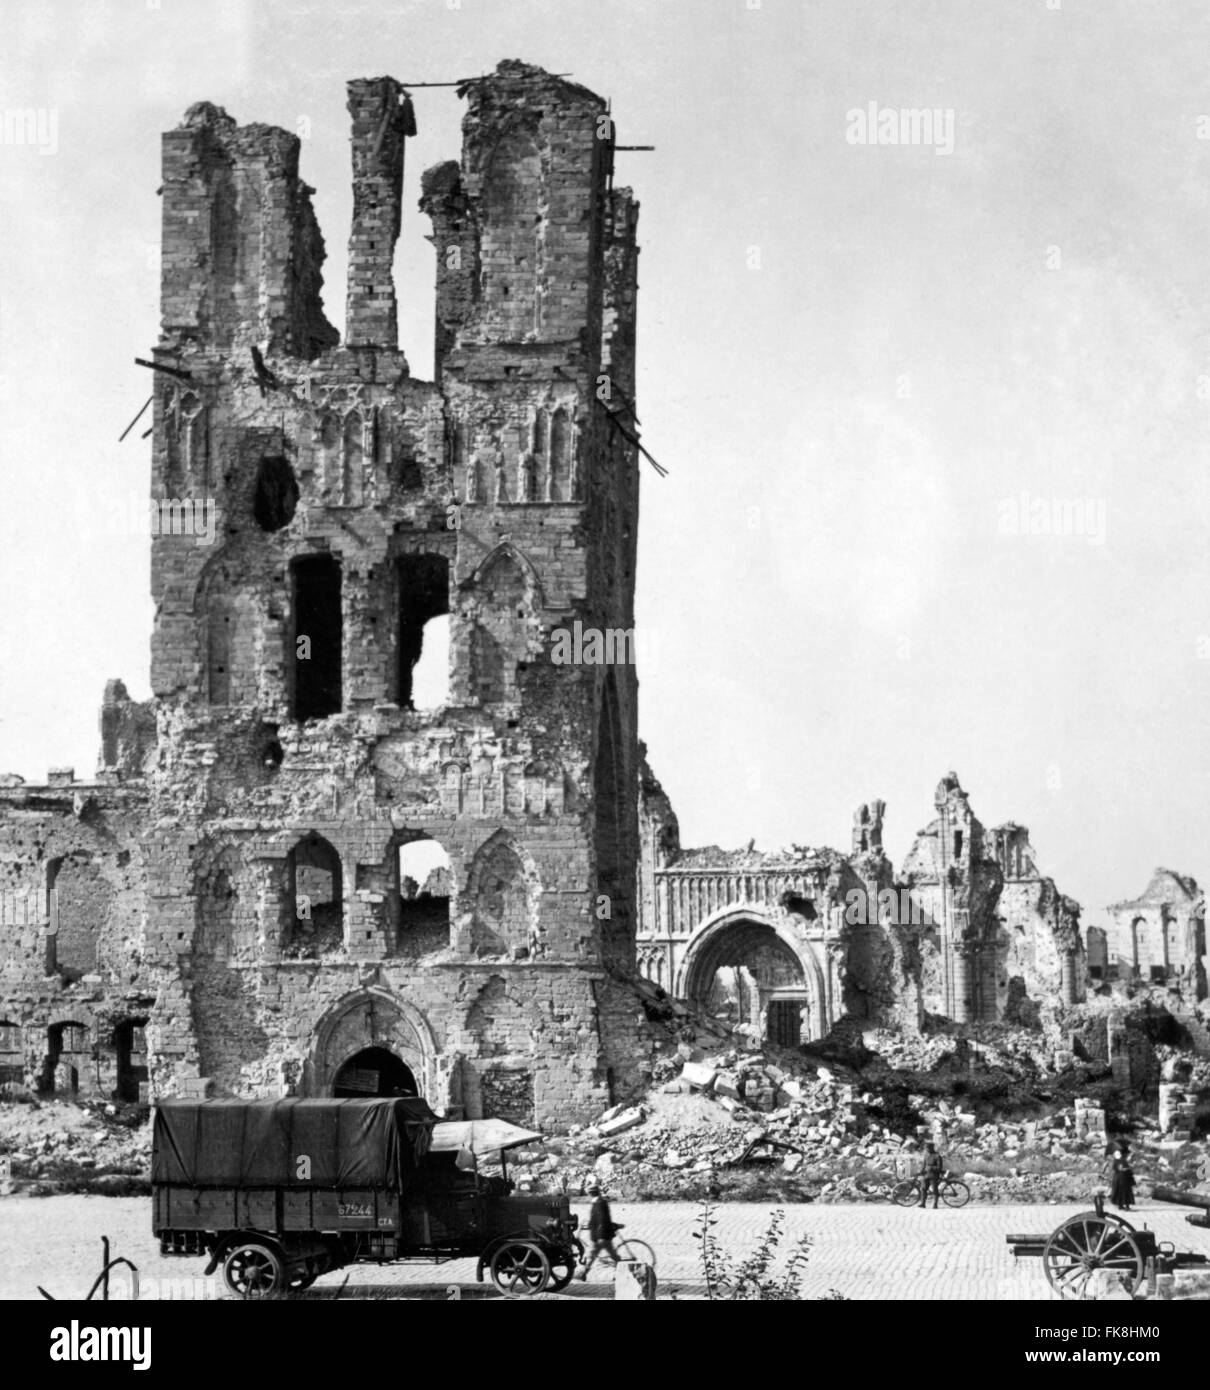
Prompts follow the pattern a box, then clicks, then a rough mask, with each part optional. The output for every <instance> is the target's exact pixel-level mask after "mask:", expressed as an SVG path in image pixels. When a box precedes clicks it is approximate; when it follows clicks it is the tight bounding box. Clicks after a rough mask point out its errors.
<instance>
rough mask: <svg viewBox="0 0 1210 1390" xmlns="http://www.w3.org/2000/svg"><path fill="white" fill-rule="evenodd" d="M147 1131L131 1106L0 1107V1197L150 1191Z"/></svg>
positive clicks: (139, 1111) (141, 1111)
mask: <svg viewBox="0 0 1210 1390" xmlns="http://www.w3.org/2000/svg"><path fill="white" fill-rule="evenodd" d="M150 1169H151V1126H150V1125H149V1124H148V1123H147V1110H146V1108H145V1107H144V1108H140V1107H138V1106H133V1105H115V1104H105V1103H103V1102H87V1103H80V1104H76V1103H71V1102H66V1101H36V1100H30V1101H25V1102H17V1101H5V1102H0V1195H5V1194H7V1193H8V1192H22V1193H25V1194H26V1195H28V1196H32V1197H46V1196H52V1195H54V1194H57V1193H62V1192H93V1193H98V1194H103V1195H106V1196H114V1197H129V1196H136V1195H140V1194H144V1193H148V1192H150V1191H151V1186H150V1181H149V1178H150Z"/></svg>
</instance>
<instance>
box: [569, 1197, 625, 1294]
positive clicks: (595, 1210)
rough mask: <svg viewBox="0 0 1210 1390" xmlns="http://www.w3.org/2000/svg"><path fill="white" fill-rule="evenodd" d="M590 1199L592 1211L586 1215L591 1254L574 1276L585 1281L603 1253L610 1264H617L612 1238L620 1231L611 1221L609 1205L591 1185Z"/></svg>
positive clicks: (611, 1214) (612, 1220)
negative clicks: (607, 1257)
mask: <svg viewBox="0 0 1210 1390" xmlns="http://www.w3.org/2000/svg"><path fill="white" fill-rule="evenodd" d="M588 1195H589V1196H590V1197H591V1198H592V1210H591V1212H589V1214H588V1237H589V1239H590V1240H591V1241H592V1252H591V1254H590V1255H589V1256H588V1259H586V1260H585V1261H584V1268H583V1269H582V1270H581V1271H580V1272H579V1274H577V1275H576V1278H577V1279H587V1278H588V1271H589V1270H590V1269H591V1268H592V1266H593V1263H594V1261H595V1260H596V1258H597V1256H598V1255H599V1254H600V1253H601V1252H602V1251H604V1252H605V1253H606V1254H607V1255H608V1256H609V1260H610V1263H611V1264H614V1265H616V1264H618V1263H619V1260H618V1252H617V1251H616V1250H615V1249H614V1248H613V1238H614V1236H615V1235H617V1233H618V1232H619V1231H620V1230H621V1229H622V1228H621V1226H619V1225H618V1224H617V1223H616V1222H615V1221H614V1219H613V1213H612V1212H611V1211H610V1210H609V1203H608V1202H607V1201H606V1200H605V1198H604V1196H602V1194H601V1189H600V1188H599V1187H598V1186H597V1185H596V1183H593V1185H592V1186H591V1187H590V1188H589V1189H588Z"/></svg>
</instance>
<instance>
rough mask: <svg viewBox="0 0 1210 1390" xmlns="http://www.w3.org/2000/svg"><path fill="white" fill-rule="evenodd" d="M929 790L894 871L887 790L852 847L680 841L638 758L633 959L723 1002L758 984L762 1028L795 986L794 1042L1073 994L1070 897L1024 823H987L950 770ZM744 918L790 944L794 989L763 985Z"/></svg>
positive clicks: (1017, 1018)
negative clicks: (930, 811)
mask: <svg viewBox="0 0 1210 1390" xmlns="http://www.w3.org/2000/svg"><path fill="white" fill-rule="evenodd" d="M934 804H935V806H936V809H937V812H938V814H937V818H936V819H935V820H934V821H933V822H932V823H931V824H930V825H929V826H928V827H927V828H926V829H924V830H922V831H921V832H920V833H919V835H917V837H916V839H915V841H914V843H913V845H912V847H911V850H910V851H909V853H908V856H907V858H906V859H905V861H904V865H903V869H902V871H901V872H900V873H899V874H896V872H895V870H894V866H893V865H892V863H891V861H890V859H889V858H888V857H887V856H886V854H885V852H884V851H883V848H882V831H883V818H884V816H885V813H886V806H885V803H883V802H881V801H873V802H869V803H867V804H865V805H862V806H860V807H858V809H857V811H856V812H855V814H854V818H853V833H852V845H851V853H850V854H849V855H848V856H844V855H841V854H840V853H838V852H837V851H836V850H831V849H818V850H810V849H806V848H804V847H802V846H797V845H796V846H793V847H792V849H790V850H788V851H787V850H781V851H776V852H771V853H762V852H759V851H756V850H755V849H753V848H752V847H751V846H749V848H748V849H747V850H743V851H723V850H720V849H718V848H717V847H715V846H711V847H709V848H705V849H694V850H685V849H682V848H681V845H680V837H679V830H678V827H677V822H676V817H675V814H674V813H673V810H672V807H671V804H670V802H669V800H668V798H667V796H666V794H665V793H664V791H663V789H662V788H661V787H660V785H659V783H658V781H657V780H656V779H655V777H654V775H653V774H652V773H651V770H650V768H649V767H647V765H646V763H645V762H644V765H643V771H642V777H641V783H640V824H641V833H640V839H641V844H642V852H641V857H640V886H639V900H640V903H641V905H642V911H643V917H642V921H641V923H640V930H639V934H638V947H637V949H638V962H639V968H640V970H642V971H643V973H644V974H646V976H647V977H648V978H649V979H651V980H652V981H654V982H655V983H656V984H659V985H662V986H663V987H664V988H666V989H668V990H669V991H670V992H671V993H674V994H676V995H678V996H680V997H683V998H687V999H691V1000H694V1001H695V1002H697V1003H699V1004H700V1005H702V1006H703V1007H705V1008H707V1009H710V1008H711V1007H713V1006H715V1005H718V1006H719V1008H722V1010H723V1012H729V1013H730V1014H731V1015H733V1014H734V1013H735V1010H736V1008H737V1007H742V1004H743V998H744V991H745V990H747V991H748V992H751V991H752V990H753V989H755V990H756V994H757V996H758V997H759V999H760V1007H761V1010H762V1017H763V1022H762V1029H763V1030H764V1031H762V1036H764V1037H768V1036H770V1033H769V1029H770V1028H771V1027H776V1026H777V1017H778V1005H779V1004H781V1003H783V1002H784V1003H786V1004H787V1005H788V1003H789V1001H791V1000H795V999H797V1000H798V1001H799V1002H800V1003H801V1005H802V1014H801V1031H800V1033H799V1036H798V1038H797V1039H795V1041H803V1042H806V1041H810V1040H811V1039H813V1038H816V1037H821V1036H823V1035H824V1034H825V1033H826V1032H827V1031H828V1030H829V1029H830V1028H831V1027H832V1026H834V1025H835V1023H836V1022H837V1021H838V1020H840V1019H841V1018H846V1017H847V1018H852V1019H860V1020H866V1021H868V1022H869V1023H871V1024H873V1025H878V1026H891V1027H895V1028H899V1029H907V1030H909V1031H910V1030H914V1029H916V1028H918V1027H919V1026H920V1024H921V1023H922V1021H923V1019H924V1017H925V1015H926V1014H936V1015H941V1016H943V1017H948V1018H952V1019H955V1020H957V1021H959V1022H971V1023H974V1022H980V1021H999V1020H1008V1021H1013V1022H1019V1023H1023V1024H1026V1025H1027V1026H1038V1025H1039V1024H1040V1022H1041V1021H1042V1015H1043V1013H1044V1012H1045V1011H1048V1010H1049V1011H1051V1012H1052V1013H1053V1011H1054V1010H1056V1009H1060V1008H1063V1007H1065V1006H1070V1005H1072V1004H1074V1003H1076V1002H1077V1001H1078V1000H1080V999H1082V998H1083V997H1084V980H1085V975H1086V969H1085V961H1084V954H1083V945H1082V942H1081V937H1080V930H1079V912H1080V908H1079V904H1078V903H1075V902H1073V901H1072V899H1070V898H1067V897H1064V896H1063V895H1062V894H1061V893H1059V892H1058V890H1057V889H1056V888H1055V885H1054V883H1053V881H1052V880H1050V879H1048V878H1045V877H1043V876H1042V875H1041V874H1040V873H1039V872H1038V870H1037V867H1036V864H1035V861H1034V856H1033V851H1032V849H1031V848H1030V845H1029V837H1028V832H1027V831H1026V830H1025V829H1024V827H1021V826H1015V825H1011V824H1010V825H1005V826H999V827H997V828H995V829H994V830H992V831H990V832H988V831H985V830H984V827H983V826H982V824H981V823H980V821H979V820H978V819H977V818H976V817H975V815H974V814H973V812H972V811H971V808H970V803H969V800H968V798H967V795H966V793H965V792H964V791H963V790H962V787H961V785H960V784H959V781H958V778H957V776H956V775H955V774H953V773H950V774H949V776H947V777H945V778H943V779H942V781H941V783H940V784H939V786H938V788H937V792H936V796H935V799H934ZM753 924H758V925H759V926H760V927H761V928H762V929H763V930H764V932H765V933H766V938H765V942H766V944H767V942H768V941H771V940H772V939H774V938H776V939H777V940H779V941H780V942H782V943H784V945H785V946H786V947H787V948H788V949H789V951H790V952H791V953H792V955H793V956H794V957H795V958H796V959H797V961H798V967H799V971H798V978H797V980H795V981H794V982H793V988H786V987H785V986H786V982H784V981H783V982H780V986H779V987H764V988H761V986H760V970H759V965H760V960H759V956H760V954H761V950H762V949H764V947H763V946H762V944H761V942H759V941H758V938H757V936H756V935H754V933H753ZM724 968H726V969H728V970H730V971H732V972H739V973H738V974H737V975H736V981H737V982H732V983H728V981H727V980H724V981H723V984H722V987H721V988H722V990H723V994H721V995H720V993H719V988H720V987H719V986H718V985H717V983H716V981H715V974H716V972H718V971H719V970H721V969H724ZM745 972H746V974H745ZM753 982H754V983H753ZM727 989H730V991H731V994H730V996H727V999H726V1000H724V999H723V996H724V995H726V991H727ZM724 1004H725V1007H724ZM719 1008H716V1010H715V1011H716V1012H718V1011H719ZM770 1019H772V1020H773V1023H772V1024H771V1023H770ZM776 1040H777V1041H783V1042H784V1041H785V1040H786V1039H785V1038H784V1037H778V1038H777V1039H776Z"/></svg>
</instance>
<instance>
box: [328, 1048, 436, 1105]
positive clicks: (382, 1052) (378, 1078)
mask: <svg viewBox="0 0 1210 1390" xmlns="http://www.w3.org/2000/svg"><path fill="white" fill-rule="evenodd" d="M332 1094H333V1095H334V1096H338V1097H339V1096H343V1097H345V1098H352V1097H355V1096H362V1097H365V1096H415V1095H419V1094H420V1088H419V1087H418V1086H417V1085H416V1077H415V1076H414V1075H413V1073H412V1069H411V1067H409V1066H408V1065H407V1064H406V1063H405V1062H403V1061H402V1060H401V1059H400V1058H398V1057H396V1056H395V1054H394V1053H393V1052H389V1051H388V1050H387V1049H386V1048H385V1047H366V1048H363V1049H362V1050H361V1051H360V1052H355V1053H354V1054H353V1055H352V1057H350V1058H349V1060H348V1061H347V1062H345V1063H344V1065H343V1066H342V1067H341V1068H340V1070H339V1071H338V1072H337V1073H336V1076H335V1078H334V1079H333V1081H332Z"/></svg>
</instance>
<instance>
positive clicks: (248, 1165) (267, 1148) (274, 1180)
mask: <svg viewBox="0 0 1210 1390" xmlns="http://www.w3.org/2000/svg"><path fill="white" fill-rule="evenodd" d="M436 1118H437V1117H436V1116H435V1115H434V1114H433V1112H432V1111H431V1110H430V1109H429V1107H428V1105H427V1104H426V1103H425V1102H424V1101H423V1100H420V1099H419V1098H417V1097H406V1098H397V1097H392V1098H390V1099H384V1100H271V1101H241V1100H203V1101H165V1102H162V1103H161V1104H160V1105H159V1106H157V1108H156V1113H155V1129H154V1134H153V1139H152V1150H151V1180H152V1182H153V1183H173V1184H180V1185H183V1186H185V1187H295V1188H307V1187H311V1188H314V1187H327V1188H344V1187H363V1188H364V1187H369V1188H378V1189H385V1190H386V1191H388V1192H399V1191H402V1190H403V1188H404V1186H405V1184H406V1180H407V1175H408V1174H409V1173H411V1172H412V1171H413V1170H414V1169H415V1168H416V1166H417V1164H418V1163H419V1162H420V1160H421V1159H422V1158H423V1157H424V1155H425V1153H427V1152H428V1147H429V1141H430V1137H431V1135H432V1128H433V1123H434V1121H435V1120H436ZM304 1160H305V1161H304Z"/></svg>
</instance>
